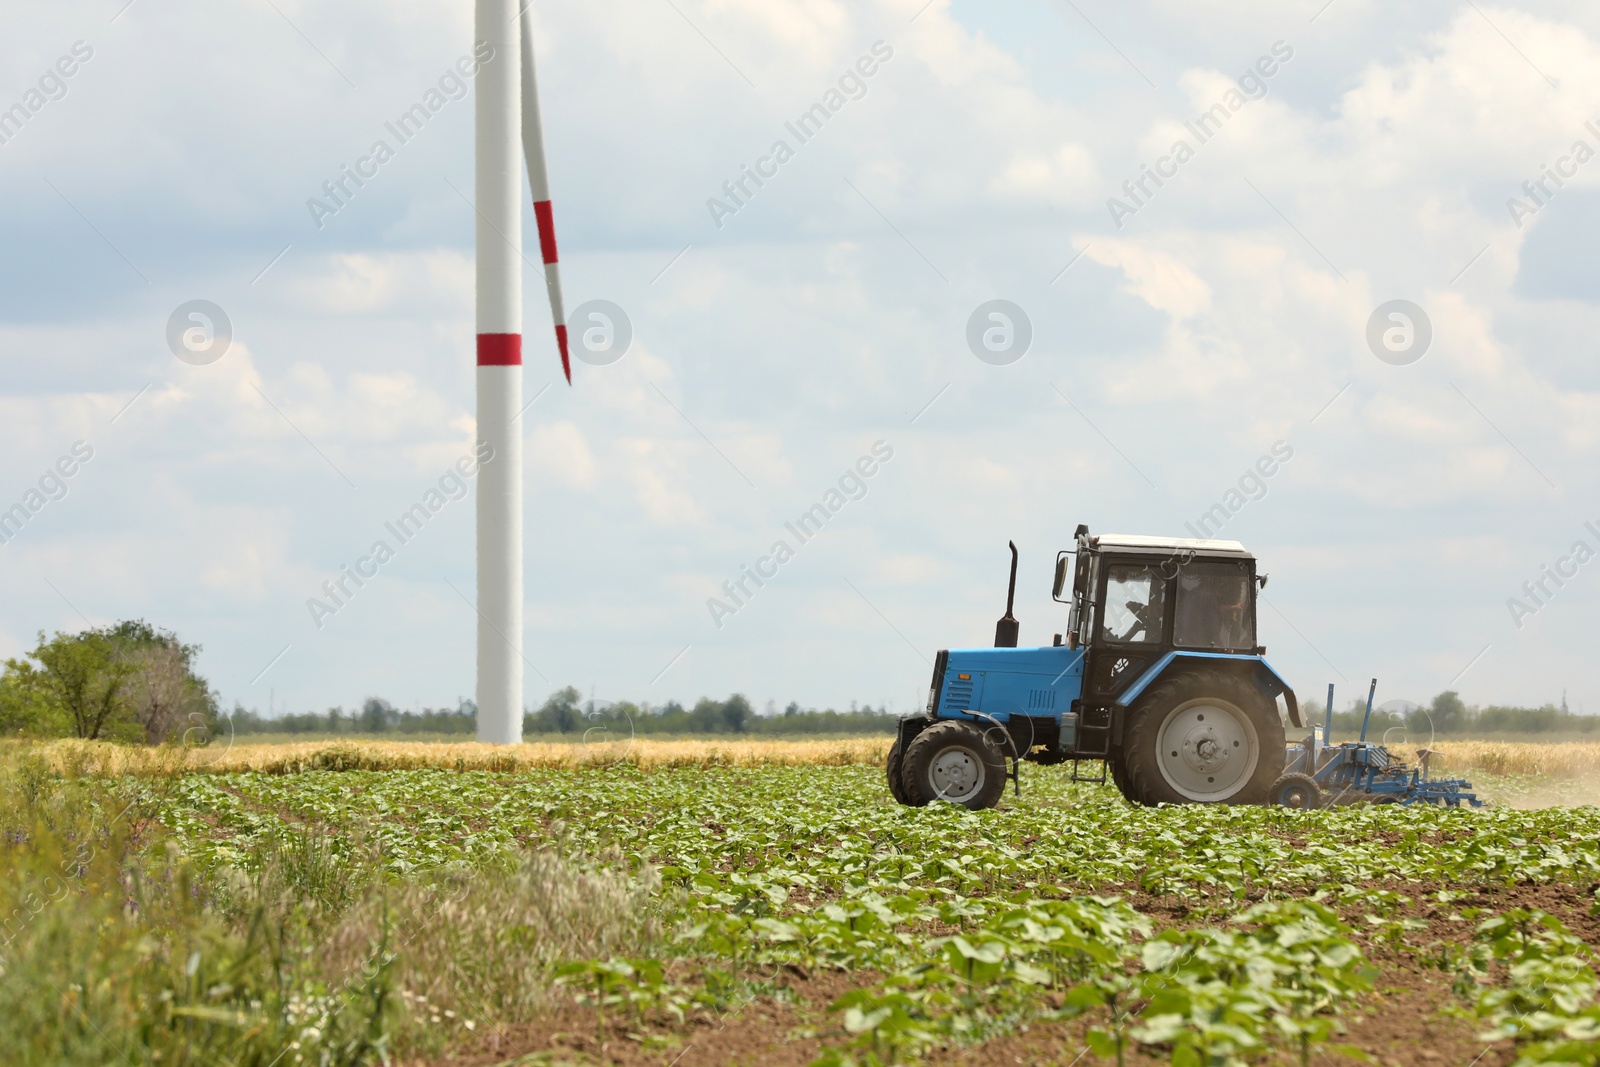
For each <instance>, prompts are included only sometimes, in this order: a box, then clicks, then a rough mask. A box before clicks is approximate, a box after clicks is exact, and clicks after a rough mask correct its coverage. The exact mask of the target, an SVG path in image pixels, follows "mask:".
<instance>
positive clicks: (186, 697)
mask: <svg viewBox="0 0 1600 1067" xmlns="http://www.w3.org/2000/svg"><path fill="white" fill-rule="evenodd" d="M109 636H110V638H111V641H112V644H113V645H114V646H115V648H116V650H117V654H118V657H119V658H120V659H122V660H123V661H125V662H126V663H128V664H129V665H130V666H131V667H132V668H133V671H132V673H131V674H130V675H129V677H128V680H127V683H126V694H125V695H126V697H127V699H128V702H129V707H130V711H131V712H132V715H133V717H134V719H135V720H136V721H137V722H138V723H139V725H140V726H141V727H142V728H143V730H144V740H145V741H146V742H148V743H149V744H152V745H159V744H161V743H162V742H163V741H167V740H171V739H173V738H176V737H181V736H183V735H185V734H189V735H191V736H192V735H195V734H202V735H203V734H208V733H209V732H210V731H212V730H213V729H215V726H216V721H217V698H216V695H215V694H214V693H212V692H211V686H210V685H209V684H208V683H207V682H206V680H205V679H204V678H201V677H200V676H199V675H197V674H196V673H195V670H194V660H195V657H196V656H197V655H198V654H199V653H200V646H199V645H186V644H184V643H183V642H182V641H179V640H178V635H177V634H174V633H172V632H171V631H168V630H157V629H156V628H154V627H153V626H151V625H150V624H149V623H147V622H145V621H144V620H143V619H138V620H134V621H131V622H119V623H118V624H117V625H116V626H114V627H112V628H111V630H110V631H109Z"/></svg>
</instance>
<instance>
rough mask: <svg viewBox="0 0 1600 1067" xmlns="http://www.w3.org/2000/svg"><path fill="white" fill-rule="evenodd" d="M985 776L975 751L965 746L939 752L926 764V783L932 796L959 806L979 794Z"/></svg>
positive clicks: (984, 770)
mask: <svg viewBox="0 0 1600 1067" xmlns="http://www.w3.org/2000/svg"><path fill="white" fill-rule="evenodd" d="M987 774H988V769H987V768H986V767H984V765H983V760H982V759H980V758H979V757H978V754H977V752H975V751H973V750H972V749H970V748H968V747H967V746H965V745H950V746H948V747H946V748H942V749H940V750H939V753H938V754H937V755H936V756H934V757H933V761H932V762H931V763H929V764H928V784H929V785H930V786H932V787H933V795H934V796H936V797H938V798H940V799H942V800H953V801H956V802H958V803H959V802H961V801H964V800H966V799H968V798H969V797H972V796H974V795H976V794H977V793H978V792H979V791H981V790H982V789H983V782H984V778H985V777H986V776H987Z"/></svg>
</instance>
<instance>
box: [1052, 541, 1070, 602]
mask: <svg viewBox="0 0 1600 1067" xmlns="http://www.w3.org/2000/svg"><path fill="white" fill-rule="evenodd" d="M1071 555H1072V553H1071V552H1061V553H1058V554H1057V555H1056V582H1055V588H1054V589H1052V590H1051V593H1050V595H1051V597H1052V598H1053V599H1055V601H1056V602H1057V603H1060V604H1065V603H1066V601H1065V600H1062V599H1061V591H1062V590H1063V589H1065V588H1066V587H1067V559H1068V558H1069V557H1070V556H1071Z"/></svg>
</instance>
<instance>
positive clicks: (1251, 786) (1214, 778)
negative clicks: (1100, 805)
mask: <svg viewBox="0 0 1600 1067" xmlns="http://www.w3.org/2000/svg"><path fill="white" fill-rule="evenodd" d="M1283 763H1284V740H1283V721H1282V720H1281V719H1279V718H1278V705H1277V702H1276V701H1274V700H1273V699H1271V698H1270V697H1268V696H1267V694H1266V693H1265V692H1263V691H1262V690H1261V689H1260V688H1259V687H1257V686H1256V684H1255V683H1254V682H1253V681H1251V680H1250V679H1248V678H1244V677H1241V676H1240V675H1237V674H1233V673H1230V672H1224V671H1215V670H1211V671H1192V672H1185V673H1183V674H1178V675H1174V676H1172V677H1168V678H1164V679H1162V680H1161V681H1159V682H1157V683H1156V684H1155V685H1153V686H1151V687H1150V689H1149V690H1148V691H1146V692H1145V694H1144V695H1143V696H1142V697H1140V698H1139V700H1138V702H1137V703H1135V704H1134V706H1133V707H1132V708H1131V709H1129V711H1128V719H1127V721H1126V722H1125V723H1124V724H1123V742H1122V768H1121V771H1122V773H1121V774H1119V775H1117V784H1118V786H1119V787H1121V789H1122V792H1123V795H1124V796H1126V797H1127V798H1128V799H1129V800H1132V801H1133V802H1135V803H1137V804H1152V805H1153V804H1260V803H1263V802H1265V801H1266V800H1267V796H1268V793H1269V791H1270V788H1271V786H1272V783H1273V782H1274V781H1275V780H1276V779H1277V777H1278V776H1279V775H1280V774H1282V773H1283Z"/></svg>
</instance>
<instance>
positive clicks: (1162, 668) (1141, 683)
mask: <svg viewBox="0 0 1600 1067" xmlns="http://www.w3.org/2000/svg"><path fill="white" fill-rule="evenodd" d="M1195 660H1198V661H1217V660H1221V661H1224V662H1231V663H1236V664H1239V665H1240V668H1239V669H1242V670H1245V671H1248V672H1249V675H1250V677H1252V678H1254V679H1255V681H1256V684H1258V685H1260V686H1261V688H1262V689H1264V690H1266V691H1267V692H1269V693H1271V694H1272V695H1273V697H1274V698H1276V697H1278V696H1282V697H1283V700H1284V703H1285V704H1287V705H1288V706H1289V721H1290V722H1291V723H1293V724H1294V725H1295V726H1297V727H1303V726H1305V723H1303V722H1301V721H1300V702H1299V701H1298V700H1296V699H1295V695H1294V687H1292V686H1291V685H1290V684H1289V683H1288V682H1286V681H1284V680H1283V675H1281V674H1279V673H1278V672H1277V671H1275V670H1273V669H1272V664H1270V663H1268V662H1267V661H1266V660H1265V659H1264V658H1262V657H1261V656H1241V655H1236V654H1234V653H1231V652H1168V653H1167V654H1166V655H1164V656H1162V657H1161V658H1160V659H1158V660H1156V661H1155V663H1153V664H1151V666H1150V668H1149V669H1148V670H1146V671H1145V672H1144V673H1143V674H1141V675H1140V676H1139V677H1138V678H1137V679H1135V680H1134V682H1133V684H1132V685H1130V686H1128V688H1126V689H1124V690H1123V691H1122V692H1121V693H1120V694H1118V696H1117V704H1118V705H1119V706H1120V707H1124V708H1127V707H1131V706H1132V704H1133V702H1134V701H1136V700H1138V699H1139V696H1140V695H1141V694H1142V693H1143V692H1144V691H1145V690H1146V689H1148V688H1150V686H1151V685H1153V684H1154V683H1155V681H1156V679H1158V678H1160V677H1161V676H1162V675H1164V674H1166V673H1167V671H1168V670H1169V669H1179V670H1181V669H1182V668H1183V666H1184V663H1183V662H1181V661H1195Z"/></svg>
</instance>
